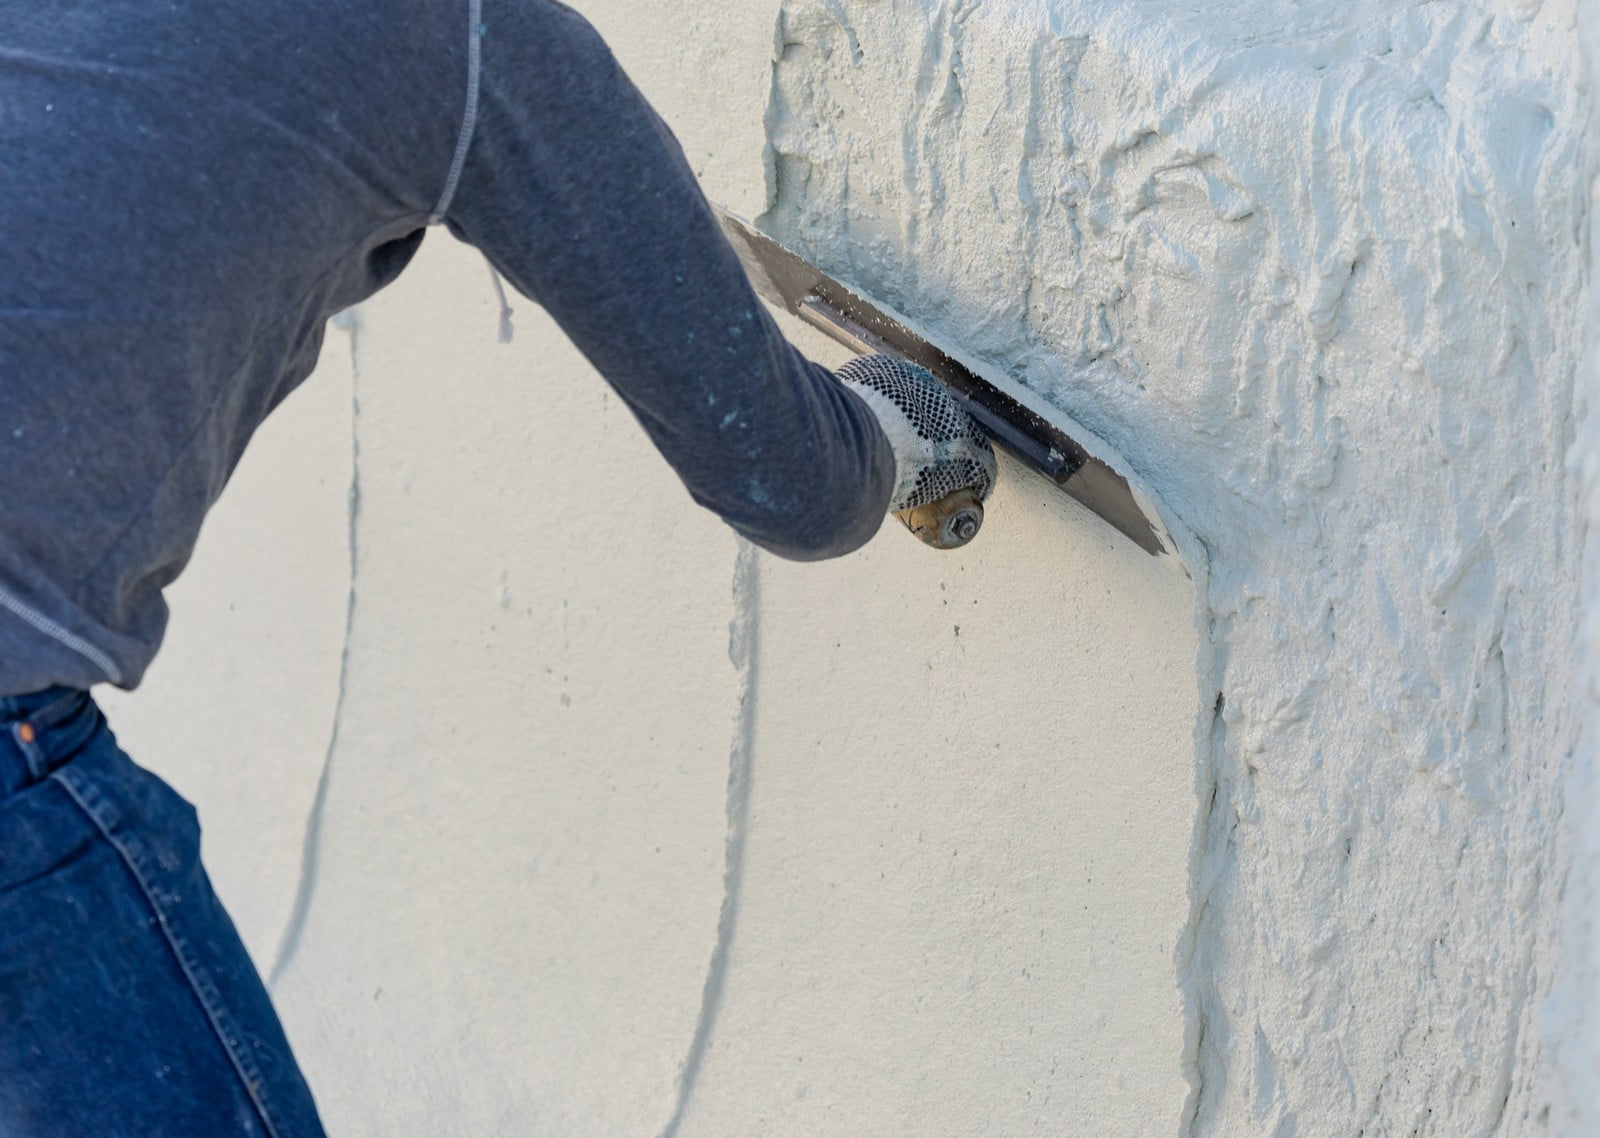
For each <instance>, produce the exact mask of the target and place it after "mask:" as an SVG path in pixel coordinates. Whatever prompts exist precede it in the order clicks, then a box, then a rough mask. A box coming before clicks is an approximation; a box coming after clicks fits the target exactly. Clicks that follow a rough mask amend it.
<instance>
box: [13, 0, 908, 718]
mask: <svg viewBox="0 0 1600 1138" xmlns="http://www.w3.org/2000/svg"><path fill="white" fill-rule="evenodd" d="M438 222H442V223H444V224H446V225H448V226H449V228H450V229H451V231H452V232H453V233H455V235H456V236H458V237H460V238H462V239H464V240H466V241H469V242H471V243H472V244H474V245H476V246H477V247H478V248H480V249H482V250H483V251H484V253H485V254H486V255H487V256H488V257H489V259H490V260H491V261H492V262H493V263H494V265H495V266H496V268H497V269H498V270H499V271H500V272H501V273H502V274H503V275H504V276H505V277H506V278H507V279H509V280H510V281H511V282H512V283H513V284H514V285H515V286H516V287H517V288H518V289H519V290H520V291H521V292H522V293H524V294H525V295H527V296H528V297H530V298H532V299H533V300H535V301H537V302H538V303H539V304H541V305H542V306H543V307H544V308H546V309H547V310H548V311H549V312H550V313H551V315H552V316H553V317H554V318H555V319H556V320H557V321H558V322H559V323H560V325H561V327H562V328H563V329H564V330H565V331H566V333H567V334H568V335H569V336H570V337H571V338H572V340H573V341H574V343H575V344H577V346H578V347H579V348H580V349H581V350H582V351H583V352H584V354H585V355H586V356H587V357H588V358H589V360H590V361H591V362H592V363H593V364H594V365H595V367H596V368H597V369H598V370H599V371H600V372H601V374H602V375H604V376H605V377H606V379H607V380H608V381H609V382H610V383H611V384H612V385H613V386H614V387H615V389H616V390H617V392H618V393H619V394H620V396H621V397H622V398H623V400H624V401H625V402H626V403H627V404H628V406H629V407H630V408H631V409H632V410H633V412H634V414H635V416H636V417H637V418H638V420H639V422H640V423H641V424H642V425H643V427H644V429H645V430H646V432H647V433H648V434H649V436H650V438H651V439H652V440H653V441H654V443H655V444H656V446H657V447H659V448H660V449H661V451H662V453H663V454H664V455H665V457H666V458H667V460H668V461H669V462H670V463H671V464H672V466H673V467H674V469H675V470H676V471H677V472H678V474H679V476H680V477H681V478H682V479H683V481H684V483H685V485H686V486H687V487H688V489H689V491H690V493H691V494H692V496H693V497H694V498H695V500H696V501H698V502H700V503H701V504H703V505H705V506H707V507H709V508H710V509H712V510H714V511H716V512H717V513H718V514H719V515H721V516H722V517H723V518H725V519H726V520H727V521H728V522H729V523H730V524H731V525H733V526H734V527H735V528H736V529H738V530H739V531H740V532H742V533H744V534H745V535H747V536H748V537H750V538H751V539H752V540H754V541H756V542H757V543H759V544H761V545H763V546H765V547H766V548H768V549H771V550H774V551H775V552H778V553H780V554H783V555H785V556H790V557H798V558H813V557H826V556H831V555H835V554H839V553H843V552H847V551H849V550H850V549H853V548H855V547H857V546H859V545H860V544H862V543H863V542H865V541H866V540H867V539H868V538H869V537H870V536H871V535H872V533H873V532H874V531H875V530H876V528H877V527H878V525H879V523H880V522H881V521H882V518H883V511H884V509H885V504H886V502H887V499H888V494H889V490H890V484H891V483H892V481H893V473H894V471H893V467H894V460H893V456H892V454H891V453H890V451H889V448H888V445H887V443H886V442H885V441H884V438H883V436H882V433H881V432H880V431H879V430H878V428H877V426H876V423H875V422H874V420H873V419H872V416H871V413H870V412H869V411H867V410H866V408H865V407H864V405H863V404H861V403H860V402H859V401H858V400H857V399H855V398H854V396H852V395H851V394H850V393H849V392H848V391H846V390H845V389H843V388H842V387H840V386H839V385H838V384H837V383H836V382H834V381H833V379H832V377H831V376H830V375H829V374H828V373H827V372H826V371H825V370H824V369H822V368H820V367H818V366H816V365H814V364H811V363H808V362H807V361H806V360H805V359H803V358H802V357H801V356H800V355H799V354H798V353H797V352H795V351H794V349H792V348H791V347H790V346H789V345H788V344H787V343H786V342H785V341H784V340H783V338H782V336H781V335H780V333H779V332H778V330H777V328H776V327H775V326H774V325H773V323H772V321H771V319H770V318H769V316H768V315H767V313H766V312H765V310H764V309H763V308H762V307H761V305H760V304H759V303H758V301H757V300H756V298H755V296H754V295H753V293H752V292H751V290H750V287H749V285H748V283H747V282H746V281H745V278H744V275H743V273H742V271H741V270H740V268H739V265H738V262H737V260H736V258H735V257H734V255H733V253H732V251H731V250H730V249H729V248H728V247H727V244H726V243H725V241H724V240H723V239H722V237H721V234H720V231H719V230H718V227H717V224H716V221H715V219H714V217H713V215H712V214H711V212H710V210H709V208H708V207H707V205H706V203H705V200H704V198H703V197H702V196H701V194H700V191H699V189H698V187H697V186H696V184H695V181H694V178H693V175H692V173H691V172H690V170H689V168H688V166H687V164H686V163H685V161H684V159H683V156H682V154H681V152H680V151H679V149H678V147H677V145H676V143H675V142H674V141H673V139H672V137H671V135H670V133H669V132H668V131H667V129H666V127H665V126H663V125H662V123H661V121H660V120H659V119H658V118H657V117H656V116H655V114H654V113H653V112H652V111H651V110H650V108H649V107H648V106H647V105H646V103H645V102H644V100H643V99H642V97H641V96H640V95H639V94H638V92H637V91H636V90H635V89H634V88H633V86H632V85H631V84H630V83H629V82H628V80H627V78H626V77H625V76H624V75H623V74H622V72H621V71H620V69H619V68H618V66H617V64H616V62H615V61H614V60H613V59H612V57H611V55H610V53H609V52H608V51H607V49H606V48H605V46H604V44H603V43H602V42H601V41H600V39H599V38H598V36H597V35H596V34H595V33H594V31H593V30H592V29H591V28H590V27H589V26H588V25H587V24H586V23H585V22H584V21H583V20H582V19H580V18H579V17H578V16H577V15H575V14H574V13H573V12H571V11H570V10H568V9H567V8H565V7H563V6H562V5H560V4H558V3H554V2H552V0H482V2H481V6H480V5H475V4H473V3H471V2H470V0H382V2H379V0H272V2H271V3H264V2H262V0H49V2H48V3H39V2H38V0H0V696H4V695H9V694H18V693H22V692H28V691H33V690H37V689H40V688H44V687H47V686H50V685H52V684H69V685H72V686H77V687H87V686H90V685H91V684H94V683H99V682H103V681H110V682H112V683H116V684H119V685H121V686H124V687H132V686H134V685H135V684H136V683H137V682H138V681H139V679H140V677H141V675H142V674H143V672H144V670H145V668H146V666H147V665H148V664H149V662H150V659H151V657H152V656H153V655H154V653H155V651H156V648H157V646H158V645H159V643H160V640H161V636H162V632H163V629H164V627H165V624H166V618H167V611H166V606H165V604H164V603H163V601H162V597H161V591H162V589H163V588H164V587H165V586H166V585H167V584H169V583H170V582H171V581H172V580H173V579H174V578H175V577H176V576H177V575H178V573H179V571H180V570H181V569H182V568H183V566H184V564H185V563H186V562H187V560H188V558H189V556H190V553H191V551H192V549H193V546H194V542H195V539H196V536H197V534H198V532H199V528H200V523H201V520H202V518H203V516H204V514H205V512H206V510H207V509H208V508H209V507H210V506H211V504H212V503H213V502H215V501H216V499H217V497H218V495H219V494H220V493H221V491H222V487H223V484H224V482H225V481H226V480H227V478H228V475H229V474H230V472H231V471H232V470H233V468H234V465H235V464H236V463H237V461H238V459H239V456H240V454H241V452H242V451H243V449H244V447H245V444H246V443H247V441H248V440H249V438H250V436H251V434H252V433H253V432H254V430H255V429H256V427H257V426H258V425H259V424H260V423H261V421H262V420H263V419H264V418H265V417H266V415H267V414H268V413H269V412H270V411H271V410H272V409H273V408H274V407H275V406H276V405H277V404H278V403H279V401H281V400H282V399H283V398H284V397H285V396H286V395H288V394H289V392H290V391H292V390H293V388H294V387H295V386H296V385H297V384H298V383H300V381H301V380H303V379H304V378H305V376H306V375H307V374H309V373H310V371H311V369H312V366H313V364H314V363H315V360H316V356H317V352H318V349H319V348H320V346H321V342H322V334H323V326H324V324H325V322H326V321H327V319H328V317H329V316H330V315H331V314H333V313H335V312H337V311H339V310H340V309H342V308H345V307H348V306H349V305H352V304H354V303H356V302H358V301H360V300H362V299H364V298H366V297H368V296H370V295H371V294H372V293H374V292H376V291H377V290H378V289H380V288H382V287H383V286H384V285H385V284H387V283H388V282H389V281H391V280H393V279H394V278H395V276H397V275H398V274H399V272H400V271H401V270H402V269H403V268H404V267H405V265H406V263H407V262H408V261H409V260H410V259H411V257H412V255H413V254H414V253H415V252H416V249H417V247H418V245H419V244H420V242H421V240H422V237H423V233H424V230H425V228H426V227H427V226H428V225H429V224H430V223H438ZM415 396H416V398H427V393H426V392H425V391H419V392H416V393H415ZM286 571H287V570H286Z"/></svg>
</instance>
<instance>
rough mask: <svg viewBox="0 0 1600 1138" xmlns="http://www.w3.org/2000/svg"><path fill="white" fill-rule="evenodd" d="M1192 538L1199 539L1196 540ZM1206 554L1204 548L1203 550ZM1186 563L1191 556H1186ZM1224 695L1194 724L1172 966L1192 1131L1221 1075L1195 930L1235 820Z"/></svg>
mask: <svg viewBox="0 0 1600 1138" xmlns="http://www.w3.org/2000/svg"><path fill="white" fill-rule="evenodd" d="M1195 544H1197V545H1198V544H1200V543H1198V542H1196V543H1195ZM1206 552H1207V554H1208V555H1209V552H1210V551H1209V550H1207V551H1206ZM1189 562H1190V563H1191V564H1195V563H1196V559H1195V558H1193V557H1190V558H1189ZM1205 596H1206V590H1205V587H1204V584H1203V582H1202V583H1200V584H1198V585H1197V587H1196V590H1195V603H1196V606H1197V608H1198V610H1199V611H1198V614H1197V619H1198V620H1199V621H1200V624H1201V629H1202V631H1203V632H1204V633H1205V636H1204V637H1203V638H1202V640H1201V642H1200V653H1201V659H1200V660H1199V661H1198V669H1197V670H1198V671H1199V675H1200V683H1201V685H1202V688H1201V690H1202V691H1204V690H1205V685H1208V684H1216V683H1220V680H1221V676H1222V667H1221V663H1220V659H1219V657H1218V654H1217V652H1216V650H1215V646H1214V643H1213V640H1214V637H1215V635H1216V630H1215V628H1211V627H1209V626H1210V624H1211V622H1210V621H1209V620H1206V619H1205V618H1206V616H1207V613H1206V607H1205ZM1225 701H1226V696H1225V694H1224V693H1223V692H1221V691H1218V692H1217V694H1216V697H1215V699H1214V700H1213V703H1212V706H1213V710H1212V713H1211V715H1210V716H1209V717H1208V718H1207V719H1206V720H1203V721H1202V722H1200V723H1197V724H1196V728H1195V735H1196V739H1195V800H1196V801H1197V802H1200V803H1202V806H1201V807H1200V810H1199V812H1198V814H1197V815H1196V817H1195V827H1194V838H1193V842H1194V845H1193V847H1192V849H1191V852H1190V855H1189V898H1190V910H1189V925H1188V927H1187V928H1186V929H1184V930H1183V933H1182V938H1181V940H1180V941H1179V945H1178V952H1177V961H1176V964H1177V972H1178V979H1179V983H1180V985H1181V987H1182V989H1183V999H1184V1015H1185V1020H1186V1022H1185V1024H1184V1041H1183V1043H1184V1053H1183V1074H1184V1078H1186V1079H1187V1080H1188V1081H1189V1100H1188V1102H1186V1103H1185V1104H1184V1110H1183V1124H1182V1126H1181V1127H1180V1128H1179V1133H1181V1134H1193V1133H1194V1132H1195V1131H1196V1129H1197V1126H1198V1123H1199V1120H1200V1117H1201V1113H1202V1111H1203V1110H1204V1109H1205V1106H1206V1091H1207V1087H1208V1086H1211V1087H1215V1086H1216V1085H1217V1084H1218V1083H1220V1082H1221V1081H1222V1078H1223V1074H1224V1071H1225V1070H1226V1066H1225V1064H1226V1060H1225V1057H1224V1055H1223V1053H1222V1051H1221V1049H1220V1048H1218V1047H1217V1046H1216V1040H1215V1038H1213V1037H1212V1035H1211V1034H1210V1033H1213V1032H1214V1031H1215V1030H1216V1025H1215V1024H1214V1023H1212V1022H1210V1020H1209V1017H1208V1016H1207V1015H1206V1010H1207V1004H1206V1001H1205V999H1204V992H1205V977H1206V976H1207V975H1209V973H1210V971H1211V969H1212V968H1213V967H1214V962H1213V961H1211V960H1210V959H1209V957H1208V955H1207V953H1206V951H1205V942H1204V941H1203V940H1202V938H1201V936H1200V929H1201V928H1202V927H1203V925H1204V923H1205V918H1206V907H1207V905H1209V904H1210V901H1211V889H1212V886H1213V885H1214V884H1215V883H1216V880H1217V877H1218V875H1219V873H1220V872H1221V869H1222V866H1223V865H1224V864H1225V863H1226V861H1227V859H1228V857H1229V856H1231V852H1232V851H1231V849H1230V843H1229V838H1230V836H1231V835H1232V832H1233V828H1234V826H1236V825H1237V824H1238V815H1237V813H1236V812H1235V811H1234V809H1233V807H1232V805H1231V802H1232V798H1231V796H1230V795H1229V794H1228V792H1227V788H1226V787H1224V786H1222V785H1220V783H1219V780H1218V776H1217V770H1218V767H1219V765H1220V764H1219V763H1218V762H1217V756H1220V755H1222V754H1224V753H1225V751H1226V748H1227V745H1228V726H1227V723H1226V722H1225V721H1224V719H1223V715H1222V713H1223V708H1224V705H1225Z"/></svg>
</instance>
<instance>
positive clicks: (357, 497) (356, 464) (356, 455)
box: [267, 309, 361, 989]
mask: <svg viewBox="0 0 1600 1138" xmlns="http://www.w3.org/2000/svg"><path fill="white" fill-rule="evenodd" d="M334 320H335V321H336V322H337V324H338V325H342V326H343V327H344V328H345V329H346V331H347V332H348V334H349V336H350V491H349V495H348V513H347V519H348V528H347V533H346V541H347V543H348V546H347V548H348V551H349V558H350V589H349V593H348V595H347V598H346V601H345V612H344V643H343V644H342V645H341V647H340V649H339V690H338V694H337V695H336V696H335V697H334V703H333V726H332V729H331V730H330V731H329V733H328V746H327V750H326V751H325V752H324V753H323V757H322V773H321V774H320V775H319V776H318V778H317V793H316V795H315V797H313V798H312V800H311V810H310V811H309V812H308V813H307V815H306V830H305V839H304V842H303V843H302V845H301V848H300V880H299V883H298V884H297V885H296V887H295V895H294V904H293V905H292V906H291V907H290V910H289V920H288V921H287V922H286V923H285V925H284V928H283V935H282V936H281V937H279V939H278V951H277V952H276V954H275V955H274V957H273V963H272V970H271V971H270V972H269V973H268V975H267V987H268V988H269V989H271V988H275V987H277V984H278V981H279V980H281V979H282V978H283V975H284V973H285V972H286V971H287V970H288V967H289V965H290V964H291V963H293V962H294V958H295V954H296V953H297V952H298V951H299V949H300V941H301V938H302V937H303V936H304V934H305V929H306V920H307V919H308V918H309V916H310V915H311V901H312V898H313V896H314V895H315V893H316V885H317V871H318V868H319V862H320V855H321V852H322V827H323V819H324V815H325V812H326V808H327V804H328V784H329V776H330V775H331V773H332V771H333V755H334V751H335V750H336V749H337V748H338V745H339V727H340V724H341V723H342V721H343V719H344V706H345V696H346V694H347V692H348V690H349V683H350V640H351V633H352V632H353V630H354V628H355V619H356V589H357V576H358V572H359V562H358V560H357V553H358V550H359V542H358V537H359V533H358V530H359V524H360V520H361V356H360V348H361V334H360V331H361V325H360V320H359V318H358V313H357V311H356V310H355V309H351V310H349V311H347V312H344V313H341V314H340V315H339V316H336V317H335V318H334Z"/></svg>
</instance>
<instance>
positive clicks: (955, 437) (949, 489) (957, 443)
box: [836, 356, 995, 513]
mask: <svg viewBox="0 0 1600 1138" xmlns="http://www.w3.org/2000/svg"><path fill="white" fill-rule="evenodd" d="M836 374H837V375H838V377H839V380H840V382H842V383H844V384H846V385H847V386H849V387H850V388H851V389H852V390H854V391H855V392H856V394H858V395H860V396H861V397H862V399H863V400H864V401H865V402H866V404H867V406H869V407H871V408H872V411H873V413H874V414H876V415H877V417H878V422H879V424H880V425H881V426H882V427H883V432H884V434H885V435H887V436H888V437H889V445H890V446H891V447H893V448H894V454H895V462H896V466H897V473H898V484H897V485H896V486H895V490H894V494H893V496H892V497H891V498H890V500H889V508H890V510H892V511H894V512H896V513H898V512H900V511H902V510H914V509H916V508H917V507H919V506H926V505H929V504H930V503H933V502H937V501H939V500H940V499H943V498H948V497H949V496H950V495H952V494H954V493H956V492H957V491H958V490H971V491H972V492H973V493H974V494H976V496H977V497H978V498H979V499H983V498H987V497H988V496H989V492H990V491H991V490H992V489H993V488H994V480H995V459H994V450H993V449H992V448H991V447H990V446H989V439H988V437H987V436H986V435H985V434H984V433H983V428H982V427H980V426H978V424H977V422H976V421H975V420H974V419H973V418H972V416H971V415H968V414H967V413H966V412H965V411H964V410H962V409H961V405H960V404H959V403H957V402H956V401H955V400H954V399H953V398H951V396H950V394H949V393H948V392H947V391H945V389H944V388H943V387H941V386H940V385H939V381H938V380H936V379H934V378H933V375H932V373H930V372H929V371H928V370H927V369H926V368H921V367H918V366H917V365H916V364H913V363H908V362H906V361H905V360H899V359H895V358H894V357H893V356H862V357H861V358H860V359H856V360H851V361H850V362H849V363H847V364H845V365H844V366H843V367H841V368H840V369H839V370H838V372H837V373H836Z"/></svg>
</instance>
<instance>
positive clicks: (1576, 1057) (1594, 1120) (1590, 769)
mask: <svg viewBox="0 0 1600 1138" xmlns="http://www.w3.org/2000/svg"><path fill="white" fill-rule="evenodd" d="M1578 34H1579V38H1580V40H1581V42H1582V46H1583V53H1584V62H1585V64H1586V77H1587V83H1586V86H1587V88H1588V94H1589V98H1590V102H1591V114H1590V119H1589V130H1588V161H1587V162H1586V163H1585V178H1586V182H1587V192H1588V195H1589V213H1588V221H1587V223H1586V225H1585V227H1584V233H1583V237H1582V239H1583V241H1584V244H1585V246H1586V249H1587V253H1588V273H1587V283H1588V297H1587V307H1588V313H1587V319H1586V321H1585V323H1586V325H1587V333H1588V334H1587V342H1586V345H1585V354H1584V359H1583V362H1582V364H1581V366H1580V371H1579V381H1578V400H1577V404H1578V411H1579V416H1580V419H1579V422H1580V426H1579V432H1578V439H1577V443H1576V445H1575V446H1574V447H1573V450H1572V454H1571V456H1570V457H1571V461H1570V464H1569V465H1570V466H1571V468H1572V471H1573V473H1574V475H1575V476H1576V477H1577V478H1578V479H1579V482H1580V486H1581V502H1580V511H1581V512H1580V518H1581V521H1582V523H1583V531H1584V533H1583V541H1584V545H1583V579H1582V590H1583V614H1582V621H1581V624H1580V626H1579V651H1578V668H1579V674H1578V676H1577V682H1576V684H1575V685H1574V686H1575V687H1576V689H1577V692H1578V699H1579V707H1580V711H1581V714H1582V716H1583V723H1582V737H1581V742H1580V745H1579V748H1578V753H1577V755H1576V759H1575V761H1574V763H1573V768H1572V772H1571V775H1570V777H1569V780H1568V784H1567V797H1566V817H1567V825H1568V830H1569V832H1570V835H1571V843H1572V845H1571V856H1570V859H1569V863H1570V871H1569V875H1568V879H1567V888H1566V896H1565V898H1564V904H1563V925H1562V946H1561V969H1560V971H1559V973H1558V975H1557V984H1556V987H1555V990H1554V991H1553V992H1552V993H1551V995H1550V997H1549V998H1548V999H1547V1000H1546V1001H1545V1007H1544V1020H1543V1028H1544V1035H1545V1037H1546V1039H1547V1040H1548V1041H1549V1042H1550V1043H1551V1045H1552V1046H1551V1051H1552V1056H1553V1060H1554V1062H1553V1064H1552V1066H1553V1067H1554V1072H1553V1074H1554V1078H1553V1079H1552V1084H1553V1092H1554V1093H1553V1097H1554V1100H1555V1101H1554V1109H1553V1111H1552V1115H1553V1126H1554V1127H1560V1128H1562V1129H1563V1130H1564V1131H1565V1132H1567V1133H1572V1134H1593V1133H1596V1132H1600V1031H1597V1030H1595V1025H1596V1024H1597V1023H1600V832H1597V827H1596V821H1597V819H1600V762H1597V758H1600V415H1597V414H1596V411H1597V410H1600V291H1596V290H1595V288H1594V281H1595V280H1596V273H1597V271H1600V228H1597V227H1596V226H1595V224H1594V218H1595V216H1596V213H1597V212H1600V211H1597V207H1600V90H1597V89H1596V87H1595V83H1594V77H1595V76H1596V75H1597V74H1600V22H1597V21H1595V20H1594V19H1586V20H1584V21H1582V22H1581V23H1580V26H1579V29H1578Z"/></svg>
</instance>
